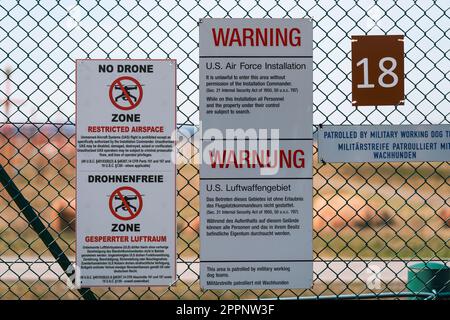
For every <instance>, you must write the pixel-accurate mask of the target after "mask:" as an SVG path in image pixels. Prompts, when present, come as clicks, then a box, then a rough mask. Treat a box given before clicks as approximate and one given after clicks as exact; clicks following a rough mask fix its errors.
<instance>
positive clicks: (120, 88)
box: [109, 76, 143, 110]
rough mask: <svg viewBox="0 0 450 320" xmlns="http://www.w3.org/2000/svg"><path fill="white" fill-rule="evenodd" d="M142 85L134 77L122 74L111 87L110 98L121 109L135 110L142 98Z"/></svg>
mask: <svg viewBox="0 0 450 320" xmlns="http://www.w3.org/2000/svg"><path fill="white" fill-rule="evenodd" d="M142 94H143V90H142V85H141V84H140V83H139V81H137V80H136V79H135V78H133V77H129V76H122V77H119V78H117V79H115V80H114V81H113V83H112V84H111V86H110V87H109V98H110V99H111V102H112V104H113V105H114V106H115V107H116V108H117V109H119V110H133V109H134V108H136V107H137V106H138V105H139V103H141V100H142Z"/></svg>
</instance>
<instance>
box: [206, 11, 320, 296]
mask: <svg viewBox="0 0 450 320" xmlns="http://www.w3.org/2000/svg"><path fill="white" fill-rule="evenodd" d="M312 61H313V60H312V21H311V20H308V19H204V20H202V21H201V22H200V117H201V120H202V121H201V123H202V130H203V134H202V135H203V139H202V164H201V168H200V181H201V182H200V199H201V210H200V217H201V223H200V227H201V230H200V240H201V246H200V280H201V286H202V288H205V289H264V288H270V289H277V288H281V289H288V288H309V287H310V286H311V285H312V91H313V85H312V83H313V82H312V80H313V79H312V68H313V62H312Z"/></svg>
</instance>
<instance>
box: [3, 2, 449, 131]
mask: <svg viewBox="0 0 450 320" xmlns="http://www.w3.org/2000/svg"><path fill="white" fill-rule="evenodd" d="M305 16H309V17H312V18H313V20H314V29H313V33H314V51H313V59H314V124H315V125H318V124H422V123H432V124H440V123H449V120H450V115H449V114H450V113H449V110H450V105H449V96H448V92H449V88H450V80H449V73H450V63H449V52H450V39H449V26H450V1H448V0H437V1H431V0H429V1H428V0H421V1H412V0H402V1H388V0H385V1H376V2H375V1H373V0H363V1H353V0H346V1H311V0H306V1H297V2H296V1H289V0H287V1H283V0H282V1H268V0H264V1H259V2H256V1H239V3H237V2H236V1H230V0H227V1H211V0H208V1H192V0H190V1H178V2H176V1H158V2H156V1H131V0H124V1H111V0H110V1H93V0H80V1H58V2H57V1H50V0H43V1H32V0H27V1H19V2H18V1H12V0H2V1H1V2H0V101H1V102H4V101H5V99H6V95H7V94H8V92H6V91H7V89H6V82H7V81H6V74H5V71H6V69H7V68H10V69H11V71H12V72H11V75H10V79H11V83H12V85H11V88H10V92H12V94H10V100H11V101H13V102H14V103H17V104H19V106H18V107H17V106H15V105H13V107H12V108H11V110H10V111H9V120H10V121H11V122H15V123H20V122H28V121H31V122H56V123H73V122H74V121H75V116H74V112H75V106H74V98H75V97H74V92H75V82H74V80H75V74H74V72H75V60H76V59H81V58H116V59H117V58H169V57H170V58H174V59H177V60H178V74H177V80H178V92H177V100H178V101H177V103H178V115H177V118H178V122H179V124H180V125H198V123H199V119H198V111H197V110H198V59H199V58H198V41H199V35H198V26H197V22H198V20H199V19H200V18H204V17H215V18H225V17H227V18H229V17H232V18H243V17H247V18H249V17H252V18H270V17H272V18H289V17H291V18H302V17H305ZM364 34H404V35H405V53H406V57H405V73H406V78H405V93H406V102H405V105H404V106H398V107H394V106H392V107H391V106H387V107H378V108H376V107H360V108H355V107H354V106H352V104H351V59H350V58H351V50H350V49H351V41H350V39H351V36H352V35H364ZM6 116H7V115H6V114H5V109H4V106H2V107H0V121H1V122H4V121H5V120H6V119H7V118H6Z"/></svg>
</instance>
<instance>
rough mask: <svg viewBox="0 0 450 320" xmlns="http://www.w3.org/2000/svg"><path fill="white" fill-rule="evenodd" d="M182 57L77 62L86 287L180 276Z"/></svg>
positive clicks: (80, 237)
mask: <svg viewBox="0 0 450 320" xmlns="http://www.w3.org/2000/svg"><path fill="white" fill-rule="evenodd" d="M175 73H176V61H175V60H149V59H146V60H77V70H76V77H77V81H76V85H77V88H76V101H77V103H76V105H77V112H76V119H77V134H76V137H77V188H76V190H77V197H76V198H77V225H76V230H77V248H76V255H77V259H76V264H77V267H78V268H77V269H78V270H79V275H78V276H79V279H78V282H79V283H80V285H81V287H92V286H150V285H151V286H158V285H161V286H165V285H171V284H172V283H173V282H174V281H175V279H176V248H175V244H176V229H175V228H176V224H175V219H176V208H175V197H176V188H175V178H176V167H175V163H174V162H173V161H172V158H173V152H174V144H175V141H174V137H175V135H174V132H175V130H176V121H175V116H176V101H175V90H176V74H175Z"/></svg>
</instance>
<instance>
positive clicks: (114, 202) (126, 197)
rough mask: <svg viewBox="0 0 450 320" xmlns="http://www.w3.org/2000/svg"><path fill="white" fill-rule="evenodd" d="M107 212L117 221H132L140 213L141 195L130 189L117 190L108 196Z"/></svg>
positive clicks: (121, 188)
mask: <svg viewBox="0 0 450 320" xmlns="http://www.w3.org/2000/svg"><path fill="white" fill-rule="evenodd" d="M132 201H133V202H137V203H136V205H134V204H133V203H132ZM109 210H110V211H111V213H112V214H113V216H115V217H116V218H117V219H120V220H132V219H134V218H136V217H137V216H138V215H139V213H141V211H142V195H141V194H140V193H139V191H137V190H136V189H134V188H132V187H120V188H117V189H116V190H114V192H113V193H112V194H111V195H110V196H109Z"/></svg>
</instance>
